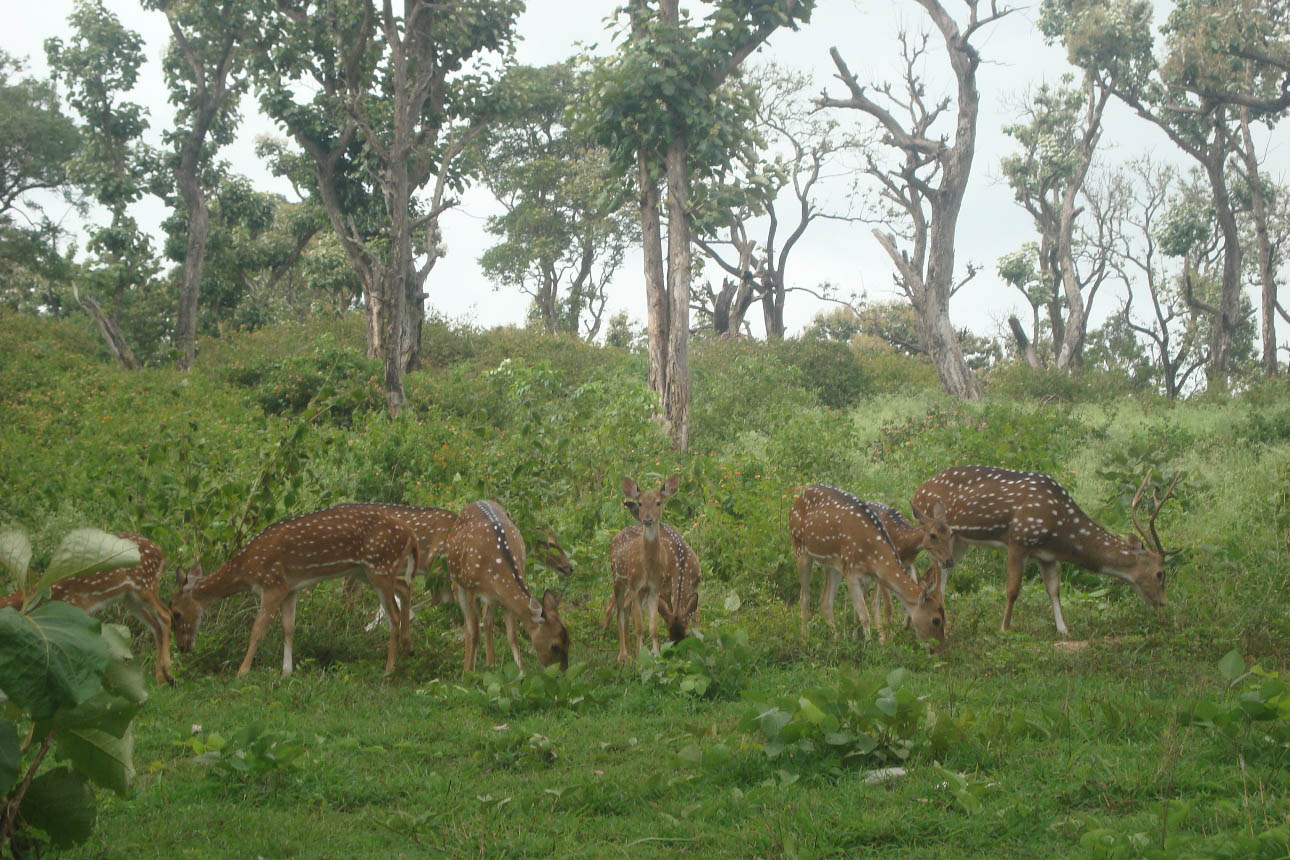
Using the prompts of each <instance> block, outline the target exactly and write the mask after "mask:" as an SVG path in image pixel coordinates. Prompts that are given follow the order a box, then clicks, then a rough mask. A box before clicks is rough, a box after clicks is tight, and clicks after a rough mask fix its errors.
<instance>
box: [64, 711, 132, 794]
mask: <svg viewBox="0 0 1290 860" xmlns="http://www.w3.org/2000/svg"><path fill="white" fill-rule="evenodd" d="M57 738H58V759H59V761H64V760H67V759H70V760H71V762H72V764H73V765H74V766H75V767H76V769H77V770H78V771H80V772H81V773H83V774H85V775H86V776H88V777H89V778H90V779H92V780H94V782H95V783H97V784H98V785H101V786H103V787H104V788H106V789H110V790H111V791H115V792H116V793H117V794H120V795H123V796H124V795H125V794H126V793H127V792H128V791H129V790H130V783H131V782H133V781H134V734H133V733H132V732H131V731H130V729H129V727H127V728H126V730H125V732H124V733H123V734H122V735H121V737H119V738H118V737H113V736H112V735H110V734H108V733H107V732H104V731H100V730H98V729H69V730H66V731H60V732H59V733H58V735H57Z"/></svg>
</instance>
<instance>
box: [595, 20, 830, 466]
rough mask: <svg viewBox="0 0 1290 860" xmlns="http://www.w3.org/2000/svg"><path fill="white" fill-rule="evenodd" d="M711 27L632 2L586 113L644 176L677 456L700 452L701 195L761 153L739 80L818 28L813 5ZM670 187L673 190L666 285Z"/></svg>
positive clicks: (658, 353) (654, 297)
mask: <svg viewBox="0 0 1290 860" xmlns="http://www.w3.org/2000/svg"><path fill="white" fill-rule="evenodd" d="M713 5H714V7H715V8H714V9H713V10H712V12H711V13H710V14H709V15H708V16H707V17H706V18H705V19H704V20H703V22H702V23H698V24H696V23H694V22H693V21H691V19H690V18H689V17H688V15H683V14H682V12H681V10H680V5H679V3H678V0H660V2H659V3H658V5H657V8H656V7H654V6H652V5H651V4H650V3H649V2H647V0H631V2H630V3H629V4H628V5H627V7H626V8H625V9H624V10H623V11H624V13H625V15H626V18H627V23H628V30H627V34H626V36H627V38H626V41H624V42H623V44H621V45H620V46H619V48H618V51H617V52H616V53H615V54H614V55H612V56H610V57H608V58H605V59H604V60H602V61H600V62H599V63H597V65H596V67H595V71H594V74H593V75H592V76H591V77H590V79H589V86H588V89H587V92H586V98H585V100H584V101H583V102H582V104H581V105H580V113H581V115H582V117H583V118H584V121H586V122H587V123H589V125H590V128H591V130H592V134H593V135H594V137H595V139H596V140H598V141H599V142H600V143H601V144H602V145H603V146H604V147H605V148H606V149H607V150H608V151H609V153H610V155H611V157H612V158H613V160H614V163H615V164H616V165H617V167H618V169H620V170H622V171H624V172H631V173H633V174H634V175H635V176H636V185H637V192H638V194H639V201H640V204H639V205H640V221H641V238H642V244H643V250H644V268H645V272H644V274H645V297H646V309H647V325H648V329H649V387H650V390H652V391H654V392H656V393H657V394H658V395H659V398H660V401H661V406H662V419H663V424H664V427H665V428H666V430H667V433H668V435H669V436H670V437H671V439H672V444H673V447H675V448H676V449H677V450H682V451H683V450H686V449H688V447H689V444H690V369H689V335H690V325H689V315H690V287H691V277H692V272H693V263H694V258H693V249H692V247H691V245H692V234H693V225H692V221H693V217H694V214H693V209H692V203H691V185H692V183H693V182H695V181H696V179H704V178H707V177H710V176H714V175H718V174H720V173H721V172H722V171H724V170H727V169H729V166H730V164H731V161H732V159H733V158H734V155H735V153H736V152H737V151H738V150H740V149H741V148H744V147H747V146H748V145H749V143H750V136H749V134H748V132H747V129H748V124H749V123H748V119H749V115H750V106H749V104H748V101H747V99H746V98H740V97H739V95H740V94H739V92H738V90H737V89H736V88H734V87H731V86H729V82H730V78H731V76H732V75H733V74H734V73H735V71H736V70H737V69H738V68H739V66H740V65H741V64H742V63H743V61H744V60H745V59H747V58H748V57H749V56H750V55H751V54H752V52H753V51H755V50H756V49H757V48H758V47H760V46H761V45H762V43H764V42H765V41H766V39H768V38H769V37H770V35H771V34H772V33H773V32H774V31H775V30H777V29H779V28H780V27H790V28H796V27H797V26H799V24H801V23H803V22H805V21H807V20H808V19H809V17H810V13H811V9H812V8H813V6H814V3H813V2H812V0H722V2H718V3H716V4H713ZM661 186H665V187H666V192H667V196H666V205H667V232H668V240H667V249H668V251H667V254H668V256H667V269H666V278H665V277H664V264H663V237H662V208H661V207H662V204H663V200H664V198H663V194H662V191H661Z"/></svg>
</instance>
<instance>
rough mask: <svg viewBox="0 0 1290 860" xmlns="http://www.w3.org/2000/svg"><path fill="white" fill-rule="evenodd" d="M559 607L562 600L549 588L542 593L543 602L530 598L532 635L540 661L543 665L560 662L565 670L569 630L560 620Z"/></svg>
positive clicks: (567, 656)
mask: <svg viewBox="0 0 1290 860" xmlns="http://www.w3.org/2000/svg"><path fill="white" fill-rule="evenodd" d="M559 608H560V600H559V598H557V597H556V596H555V592H553V591H551V589H549V588H548V589H547V590H546V591H545V592H544V593H543V594H542V602H541V603H539V602H538V601H537V600H535V599H533V598H530V599H529V611H530V612H531V613H532V614H533V615H532V620H533V626H532V628H531V634H530V635H531V637H532V639H533V650H535V651H537V657H538V662H539V663H541V664H542V665H543V666H550V665H551V664H552V663H559V664H560V671H562V672H563V671H565V670H567V669H568V668H569V630H568V628H567V627H565V626H564V622H563V621H561V620H560V613H559Z"/></svg>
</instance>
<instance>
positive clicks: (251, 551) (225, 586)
mask: <svg viewBox="0 0 1290 860" xmlns="http://www.w3.org/2000/svg"><path fill="white" fill-rule="evenodd" d="M417 564H418V549H417V539H416V535H415V534H413V532H412V531H410V530H409V529H408V528H407V527H406V526H404V525H402V524H401V523H399V522H397V521H395V520H392V519H390V518H389V517H387V516H384V515H383V514H380V513H377V512H375V511H371V510H355V509H352V508H347V507H345V506H341V507H339V508H327V509H325V510H321V511H314V512H313V513H309V514H305V515H303V516H299V517H295V518H293V519H289V520H282V521H280V522H277V523H274V524H273V525H271V526H269V527H268V528H267V529H265V530H264V531H262V532H260V533H259V534H258V535H256V536H255V537H254V538H252V539H251V542H250V543H248V544H247V545H246V546H244V547H243V548H242V549H240V550H238V551H237V552H236V553H234V554H233V556H232V558H230V559H229V560H228V561H226V562H224V564H223V566H221V567H220V568H219V570H216V571H215V572H214V573H212V574H210V575H209V576H203V575H202V570H201V564H200V563H198V564H197V565H195V566H194V567H193V568H192V569H190V570H188V571H186V572H185V571H182V570H181V571H179V575H178V579H179V591H177V592H175V594H174V596H173V597H171V599H170V611H171V614H172V616H173V619H174V627H175V640H176V641H177V643H178V644H179V648H180V650H182V651H190V650H192V647H193V643H194V641H195V640H196V638H197V629H198V627H199V626H200V625H201V620H202V615H203V614H204V612H205V610H206V607H207V606H208V605H210V604H211V603H213V602H215V601H216V600H221V599H223V598H225V597H228V596H229V595H232V594H238V593H240V592H243V591H254V592H256V593H257V594H259V596H260V609H259V612H258V613H256V616H255V621H254V623H253V624H252V625H251V640H250V643H249V644H248V645H247V649H246V657H245V658H244V659H243V660H242V665H241V666H240V667H239V668H238V670H237V674H238V677H239V678H240V677H241V676H243V675H245V674H246V673H247V672H248V671H250V669H251V661H252V660H254V658H255V651H256V649H257V648H258V647H259V645H260V640H261V639H263V638H264V634H265V632H266V631H267V630H268V629H269V624H270V623H271V622H272V621H273V616H274V614H275V613H277V612H278V611H279V609H280V610H281V612H282V674H283V675H290V674H291V669H292V653H291V648H292V639H293V637H294V635H295V629H296V599H297V598H298V597H299V595H300V592H301V590H303V589H305V588H308V587H309V586H311V585H314V584H315V583H318V582H320V581H322V580H324V579H331V578H333V577H338V576H349V575H351V574H354V573H361V574H362V575H363V576H364V577H366V579H367V581H368V582H369V583H370V584H371V586H372V587H373V588H374V589H376V592H377V594H379V595H380V598H381V604H382V606H384V607H385V611H386V613H387V614H388V615H389V616H390V618H391V619H393V623H392V624H391V625H390V641H389V648H388V650H387V652H386V658H385V671H386V673H387V674H388V673H390V672H393V671H394V662H395V657H396V655H397V653H398V645H399V642H400V637H401V634H402V630H403V626H404V625H406V623H407V608H408V602H409V600H408V598H409V596H410V593H411V589H410V586H409V580H410V579H411V577H412V574H413V572H414V571H415V570H416V568H417ZM396 594H398V595H399V597H398V598H397V599H396Z"/></svg>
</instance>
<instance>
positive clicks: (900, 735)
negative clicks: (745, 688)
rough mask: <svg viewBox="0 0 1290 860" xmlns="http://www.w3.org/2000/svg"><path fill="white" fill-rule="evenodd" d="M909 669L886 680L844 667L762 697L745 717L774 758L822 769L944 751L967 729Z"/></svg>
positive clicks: (744, 724)
mask: <svg viewBox="0 0 1290 860" xmlns="http://www.w3.org/2000/svg"><path fill="white" fill-rule="evenodd" d="M908 681H909V673H908V672H907V671H905V670H904V669H895V670H893V671H891V672H888V673H887V675H886V676H885V677H876V676H869V677H862V676H859V675H856V674H854V673H850V672H843V673H841V675H840V676H839V678H838V681H837V683H836V684H830V685H822V686H818V687H814V688H811V689H809V690H804V691H802V692H801V693H800V694H799V695H796V696H793V695H787V696H780V697H778V698H776V699H774V700H773V701H759V700H756V699H754V700H753V703H752V707H751V708H750V709H748V710H747V711H746V712H745V713H744V716H743V718H742V719H741V720H740V722H739V729H740V731H743V732H746V733H748V734H751V735H754V736H755V737H757V738H758V739H759V740H760V742H761V749H762V752H763V753H765V755H766V757H767V758H768V759H770V760H772V761H774V760H776V759H778V758H780V757H781V756H782V757H784V758H786V759H788V760H790V761H800V762H812V763H814V766H815V767H817V768H824V769H826V770H827V769H830V768H838V767H843V766H846V767H858V766H872V765H888V764H894V763H900V762H905V761H907V760H909V758H910V757H911V756H912V755H913V754H914V753H915V752H922V751H926V752H928V753H931V754H932V755H935V754H937V753H938V752H943V751H944V750H945V749H946V748H947V747H948V745H949V744H950V743H952V742H953V741H955V740H956V739H957V737H958V734H959V732H960V729H959V726H958V724H957V723H955V722H953V721H952V720H949V719H948V718H945V717H943V716H941V715H938V714H937V712H936V711H934V710H932V709H931V708H929V707H928V706H927V704H926V702H925V699H926V696H919V695H917V694H916V693H914V691H913V690H912V689H910V687H909V686H908V685H907V682H908Z"/></svg>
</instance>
